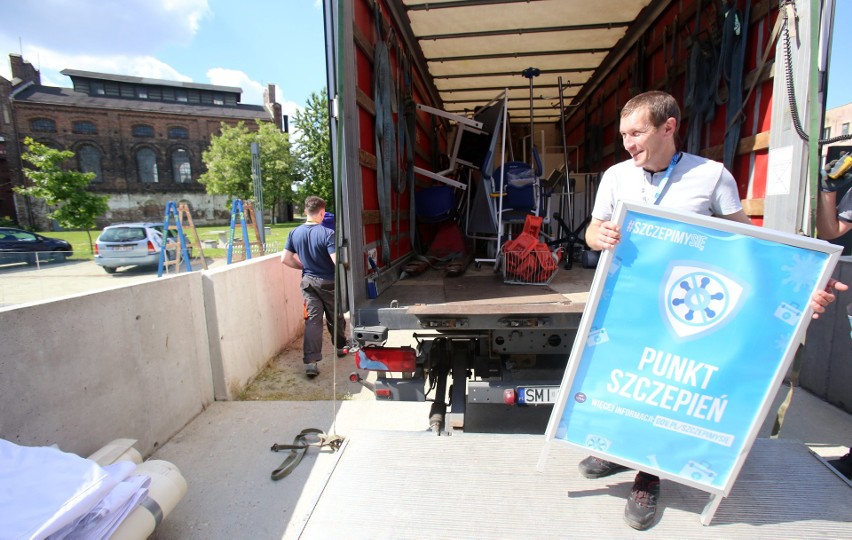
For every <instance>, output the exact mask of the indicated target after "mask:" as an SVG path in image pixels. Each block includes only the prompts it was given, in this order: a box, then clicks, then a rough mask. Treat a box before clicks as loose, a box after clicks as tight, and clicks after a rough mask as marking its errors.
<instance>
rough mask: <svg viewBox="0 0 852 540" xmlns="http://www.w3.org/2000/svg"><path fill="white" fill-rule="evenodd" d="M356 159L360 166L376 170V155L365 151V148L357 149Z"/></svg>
mask: <svg viewBox="0 0 852 540" xmlns="http://www.w3.org/2000/svg"><path fill="white" fill-rule="evenodd" d="M358 161H359V162H360V163H361V166H362V167H367V168H368V169H372V170H374V171H375V170H376V167H377V165H376V163H377V160H376V156H374V155H373V154H371V153H369V152H367V151H366V150H363V149H362V150H358Z"/></svg>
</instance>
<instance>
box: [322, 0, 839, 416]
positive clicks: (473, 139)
mask: <svg viewBox="0 0 852 540" xmlns="http://www.w3.org/2000/svg"><path fill="white" fill-rule="evenodd" d="M832 13H833V3H832V2H820V1H805V0H797V1H792V0H790V1H786V0H785V1H781V2H779V1H777V0H734V1H716V0H598V1H596V2H585V1H574V0H443V1H441V0H438V1H435V0H428V1H427V0H346V1H339V2H334V1H331V0H327V1H326V2H325V15H326V17H325V24H326V42H327V58H328V73H327V74H328V81H329V84H328V99H329V104H330V123H331V146H332V155H333V167H334V181H335V198H336V209H335V211H336V214H337V224H338V225H337V235H338V236H337V243H338V259H337V260H338V265H339V269H340V271H339V273H338V275H339V288H338V290H339V291H341V294H340V296H341V304H342V305H341V309H344V310H347V311H349V312H350V316H351V326H352V334H353V337H354V338H355V339H356V340H357V341H358V343H359V345H360V349H359V350H358V352H357V354H356V359H355V363H356V368H358V369H357V370H356V371H355V372H354V373H353V374H352V377H351V378H352V380H353V381H356V380H357V381H362V383H363V384H365V385H366V386H368V387H369V388H370V389H371V390H373V392H374V393H375V396H376V399H379V400H421V401H422V400H431V401H433V405H432V407H431V412H430V425H431V427H432V429H433V430H435V431H437V432H441V430H446V429H460V428H463V427H464V425H465V420H464V419H465V411H466V410H469V409H470V407H472V406H474V405H480V404H483V405H485V404H487V405H494V406H501V407H507V406H508V407H517V406H528V407H536V406H540V405H543V406H547V405H548V404H552V403H553V402H554V400H555V399H556V394H557V391H558V386H559V383H560V381H561V378H562V375H563V373H564V371H565V366H566V363H567V362H568V359H569V352H570V351H571V346H572V343H573V341H574V339H575V337H576V333H577V329H578V326H579V321H580V318H581V316H582V313H583V310H584V308H585V304H586V300H587V297H588V292H589V288H590V286H591V283H592V279H593V277H594V272H595V269H594V268H595V261H596V253H595V252H593V251H590V250H589V249H588V247H587V246H586V245H585V243H584V241H583V233H584V229H585V226H586V224H587V223H588V222H589V219H590V212H591V208H592V204H593V201H594V195H595V189H596V187H597V184H598V182H599V180H600V177H601V174H602V172H603V171H604V170H606V168H608V167H609V166H611V165H613V164H615V163H617V162H619V161H623V160H625V159H628V158H629V157H630V156H629V154H627V152H626V151H625V150H624V148H623V147H622V144H621V139H620V134H619V115H620V110H621V108H622V107H623V106H624V104H625V103H626V102H627V101H628V100H629V99H630V98H631V97H632V96H634V95H636V94H638V93H641V92H644V91H648V90H664V91H666V92H669V93H670V94H672V95H673V96H674V97H675V98H676V99H677V100H678V102H679V103H680V104H681V108H682V121H681V125H680V126H679V127H680V131H679V143H680V146H681V148H682V149H683V150H685V151H688V152H691V153H695V154H699V155H702V156H705V157H708V158H712V159H715V160H717V161H720V162H723V163H724V164H725V166H726V167H727V168H728V169H729V170H730V171H731V173H732V174H733V176H734V177H735V179H736V181H737V184H738V187H739V193H740V197H741V199H742V203H743V207H744V209H745V210H746V213H747V214H748V215H749V216H750V218H751V219H752V221H753V223H755V224H757V225H762V226H764V227H772V228H775V229H778V230H782V231H786V232H792V233H799V234H808V235H810V234H813V225H812V224H813V222H814V216H813V212H814V209H815V204H814V203H813V201H814V199H813V196H814V193H815V189H814V185H812V183H813V182H814V178H816V171H817V169H816V167H818V164H819V152H820V145H821V144H823V143H825V142H826V141H819V140H818V139H819V135H820V122H821V115H822V113H823V111H822V109H823V107H822V105H821V104H822V103H823V101H824V99H823V96H822V93H821V92H822V91H823V89H824V84H823V83H824V82H825V75H826V72H827V65H828V61H827V50H828V49H827V47H826V45H825V44H826V43H827V42H828V40H827V38H828V36H829V35H830V31H831V18H832V17H831V15H832ZM821 26H822V28H821ZM370 373H374V374H375V376H372V377H371V376H369V374H370Z"/></svg>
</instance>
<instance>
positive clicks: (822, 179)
mask: <svg viewBox="0 0 852 540" xmlns="http://www.w3.org/2000/svg"><path fill="white" fill-rule="evenodd" d="M850 183H852V155H849V154H848V153H843V154H841V155H840V157H839V158H837V159H835V160H832V161H829V162H828V163H826V164H825V168H824V169H823V170H822V172H821V173H820V175H819V189H820V191H828V192H831V191H840V190H841V189H843V188H845V187H846V186H848V185H849V184H850Z"/></svg>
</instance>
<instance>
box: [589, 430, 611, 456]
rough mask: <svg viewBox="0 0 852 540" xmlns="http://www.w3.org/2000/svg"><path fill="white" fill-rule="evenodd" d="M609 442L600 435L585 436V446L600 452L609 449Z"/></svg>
mask: <svg viewBox="0 0 852 540" xmlns="http://www.w3.org/2000/svg"><path fill="white" fill-rule="evenodd" d="M609 445H610V440H609V439H607V438H606V437H602V436H600V435H594V434H592V435H587V436H586V446H588V447H589V448H592V449H594V450H598V451H600V452H606V451H607V449H609Z"/></svg>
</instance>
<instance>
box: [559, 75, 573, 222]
mask: <svg viewBox="0 0 852 540" xmlns="http://www.w3.org/2000/svg"><path fill="white" fill-rule="evenodd" d="M559 132H560V133H561V134H562V166H563V167H565V169H564V171H563V173H564V174H565V184H564V186H565V187H564V189H565V190H566V191H567V192H568V223H569V225H568V226H569V227H573V226H574V193H573V192H572V191H571V181H570V179H569V178H568V141H566V140H565V139H566V137H567V135H566V133H565V101H564V100H563V97H562V75H560V76H559Z"/></svg>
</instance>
